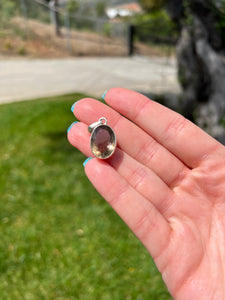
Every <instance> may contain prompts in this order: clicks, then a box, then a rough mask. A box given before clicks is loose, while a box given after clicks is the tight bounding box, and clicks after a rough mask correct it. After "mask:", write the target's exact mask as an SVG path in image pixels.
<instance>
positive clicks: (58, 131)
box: [0, 0, 225, 300]
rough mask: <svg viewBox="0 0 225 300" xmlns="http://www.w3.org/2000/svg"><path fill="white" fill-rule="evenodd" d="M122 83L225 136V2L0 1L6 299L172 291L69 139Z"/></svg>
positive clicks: (1, 269) (1, 280) (1, 267)
mask: <svg viewBox="0 0 225 300" xmlns="http://www.w3.org/2000/svg"><path fill="white" fill-rule="evenodd" d="M115 86H121V87H126V88H130V89H133V90H136V91H139V92H141V93H143V94H145V95H147V96H149V97H150V98H152V99H153V100H155V101H158V102H160V103H162V104H164V105H166V106H168V107H170V108H172V109H174V110H176V111H178V112H180V113H181V114H183V115H184V116H185V117H187V118H189V119H190V120H191V121H193V122H195V123H196V124H197V125H199V126H200V127H202V128H203V129H204V130H206V131H207V132H208V133H209V134H211V135H212V136H213V137H215V138H216V139H218V140H219V141H220V142H222V143H224V144H225V99H224V98H225V0H167V1H166V0H158V1H156V0H139V1H138V0H137V1H134V0H108V1H106V0H105V1H103V0H50V1H44V0H0V104H1V105H0V120H1V122H0V132H1V134H0V195H1V210H0V232H1V243H0V295H1V299H7V300H8V299H9V300H10V299H29V300H30V299H57V300H59V299H60V300H64V299H103V300H106V299H128V300H129V299H135V300H136V299H162V300H163V299H171V297H170V295H169V293H168V291H167V289H166V287H165V285H164V284H163V282H162V279H161V276H160V274H159V272H158V271H157V269H156V267H155V265H154V263H153V261H152V260H151V258H150V257H149V255H148V253H147V251H146V250H145V249H144V248H143V246H142V245H141V244H140V243H139V242H138V241H137V239H136V238H135V237H134V236H133V234H132V233H131V232H130V231H129V229H128V228H127V227H126V225H125V224H123V222H122V221H121V220H120V219H119V217H118V216H117V215H116V214H115V213H114V212H113V211H112V209H111V208H110V207H109V206H108V204H106V203H105V202H104V200H103V199H102V198H101V197H100V196H99V195H98V193H97V192H96V191H95V190H94V188H92V187H91V185H90V184H89V182H88V180H87V179H86V176H85V175H84V171H83V167H82V162H83V161H84V160H85V157H84V156H83V155H82V154H81V153H79V152H78V151H77V150H76V149H74V148H73V147H72V146H70V145H69V143H68V141H67V138H66V129H67V128H68V127H69V125H70V124H71V123H72V122H73V121H74V116H73V115H72V113H71V111H70V107H71V106H72V104H73V103H74V102H75V101H76V100H79V99H81V98H83V97H85V96H90V97H95V98H98V99H99V98H100V97H101V95H102V94H103V93H104V92H105V90H107V89H109V88H111V87H115ZM31 100H32V101H31ZM190 143H191V141H190ZM104 180H107V179H104Z"/></svg>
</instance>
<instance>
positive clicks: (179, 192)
mask: <svg viewBox="0 0 225 300" xmlns="http://www.w3.org/2000/svg"><path fill="white" fill-rule="evenodd" d="M105 101H106V103H107V104H108V106H107V105H105V104H102V103H100V102H99V101H96V100H94V99H82V100H80V101H79V102H77V104H76V106H75V109H74V115H75V116H76V117H77V118H78V119H79V120H80V122H78V123H76V124H74V125H73V126H72V128H71V130H70V131H69V133H68V139H69V141H70V143H71V144H72V145H73V146H74V147H76V148H78V149H79V150H80V151H82V152H83V153H84V154H85V155H86V156H93V155H92V153H91V150H90V146H89V141H90V134H89V133H88V131H87V126H88V125H89V124H91V123H93V122H96V121H97V120H98V119H99V118H100V117H103V116H104V117H106V118H107V120H108V125H109V126H111V127H112V128H113V130H114V131H115V133H116V136H117V141H118V147H117V150H116V152H115V154H114V155H113V156H112V157H111V158H109V159H108V160H106V161H103V160H99V159H97V158H93V159H91V160H90V161H88V163H87V164H86V166H85V172H86V174H87V177H88V178H89V180H90V181H91V183H92V184H93V185H94V187H95V188H96V189H97V190H98V191H99V193H100V194H101V195H102V196H103V197H104V198H105V199H106V201H107V202H108V203H109V204H110V205H111V206H112V207H113V209H114V210H115V211H116V212H117V213H118V214H119V215H120V217H121V218H122V219H123V220H124V221H125V222H126V224H127V225H128V226H129V227H130V228H131V230H132V231H133V232H134V234H135V235H136V236H137V237H138V238H139V239H140V241H141V242H142V243H143V245H144V246H145V247H146V249H147V250H148V251H149V253H150V254H151V256H152V257H153V259H154V261H155V263H156V265H157V267H158V269H159V271H160V272H161V274H162V277H163V279H164V282H165V284H166V285H167V287H168V290H169V291H170V293H171V295H172V296H173V298H174V299H179V300H190V299H192V300H194V299H198V300H199V299H216V300H220V299H225V147H224V146H223V145H221V144H220V143H218V142H217V141H216V140H214V139H213V138H212V137H210V136H209V135H207V134H206V133H205V132H204V131H202V130H201V129H200V128H198V127H197V126H195V125H194V124H192V123H191V122H190V121H188V120H187V119H185V118H184V117H182V116H181V115H179V114H177V113H175V112H173V111H171V110H169V109H168V108H166V107H164V106H162V105H160V104H158V103H156V102H154V101H151V100H149V99H148V98H146V97H145V96H143V95H141V94H139V93H136V92H133V91H130V90H127V89H122V88H113V89H110V90H109V91H108V92H107V94H106V96H105ZM104 178H107V180H104ZM103 182H104V184H103Z"/></svg>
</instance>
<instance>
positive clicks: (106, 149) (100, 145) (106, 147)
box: [91, 125, 116, 159]
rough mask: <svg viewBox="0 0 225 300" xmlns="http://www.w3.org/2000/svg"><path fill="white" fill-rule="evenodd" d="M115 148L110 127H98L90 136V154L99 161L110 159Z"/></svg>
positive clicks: (114, 137) (113, 134)
mask: <svg viewBox="0 0 225 300" xmlns="http://www.w3.org/2000/svg"><path fill="white" fill-rule="evenodd" d="M115 148H116V136H115V133H114V131H113V130H112V128H111V127H109V126H107V125H100V126H98V127H96V128H95V129H94V131H93V132H92V135H91V150H92V153H93V154H94V155H95V156H96V157H98V158H101V159H106V158H108V157H110V156H111V155H112V154H113V153H114V151H115Z"/></svg>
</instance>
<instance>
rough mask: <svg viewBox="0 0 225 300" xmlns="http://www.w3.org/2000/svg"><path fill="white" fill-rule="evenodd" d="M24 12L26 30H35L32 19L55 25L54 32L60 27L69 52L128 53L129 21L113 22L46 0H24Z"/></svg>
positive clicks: (22, 9) (94, 53)
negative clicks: (69, 9)
mask: <svg viewBox="0 0 225 300" xmlns="http://www.w3.org/2000/svg"><path fill="white" fill-rule="evenodd" d="M21 13H22V16H23V18H24V20H25V23H24V24H25V26H26V27H27V28H26V30H31V29H32V30H33V29H34V28H33V27H32V21H33V20H35V21H39V22H42V23H45V24H49V25H50V26H52V34H53V35H54V33H53V32H54V31H55V32H56V31H57V30H58V36H59V37H60V39H61V43H62V44H63V45H64V48H65V50H66V51H67V52H68V53H69V54H75V55H127V54H128V53H129V43H128V32H129V24H126V23H122V22H121V23H112V22H109V21H108V19H104V18H96V17H93V16H85V15H80V14H78V13H70V12H69V11H68V10H67V9H66V8H58V7H53V6H50V5H49V3H48V2H46V1H44V0H33V1H26V0H21ZM56 15H57V17H58V20H57V24H56ZM57 27H58V28H57Z"/></svg>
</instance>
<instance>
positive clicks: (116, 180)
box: [85, 158, 170, 258]
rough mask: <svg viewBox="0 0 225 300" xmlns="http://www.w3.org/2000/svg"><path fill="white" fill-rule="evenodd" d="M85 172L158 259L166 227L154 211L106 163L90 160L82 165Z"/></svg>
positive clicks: (165, 243) (165, 242) (167, 234)
mask: <svg viewBox="0 0 225 300" xmlns="http://www.w3.org/2000/svg"><path fill="white" fill-rule="evenodd" d="M85 172H86V174H87V177H88V178H89V180H90V181H91V182H92V184H93V185H94V186H95V188H96V189H97V190H98V192H99V193H100V194H101V195H102V196H103V197H104V198H105V199H106V200H107V202H108V203H109V204H110V205H111V206H112V207H113V209H114V210H115V211H116V212H117V213H118V214H119V215H120V217H121V218H122V219H123V220H124V221H125V223H126V224H127V225H128V226H129V227H130V228H131V230H132V231H133V232H134V234H135V235H136V236H137V237H138V238H139V239H140V240H141V242H142V243H143V244H144V245H145V247H146V248H147V249H148V251H149V252H150V253H151V255H152V256H153V258H155V257H157V256H159V255H160V253H161V252H162V251H163V250H164V249H165V247H166V245H167V243H168V240H169V235H170V227H169V224H168V223H167V221H166V220H165V219H164V217H163V216H162V215H161V214H160V213H159V212H158V211H157V209H156V208H155V207H154V206H153V205H152V204H151V203H150V202H149V201H147V200H146V199H145V198H144V197H143V196H141V195H140V194H139V193H138V192H137V191H135V190H134V189H133V188H132V187H131V186H130V185H129V184H128V183H127V182H126V180H125V179H124V178H123V177H121V176H120V175H119V174H118V173H117V172H116V170H114V169H113V168H112V167H111V166H110V165H109V164H107V163H105V162H103V161H100V160H98V159H96V158H94V159H91V160H90V161H89V162H88V163H87V164H86V166H85Z"/></svg>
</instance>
